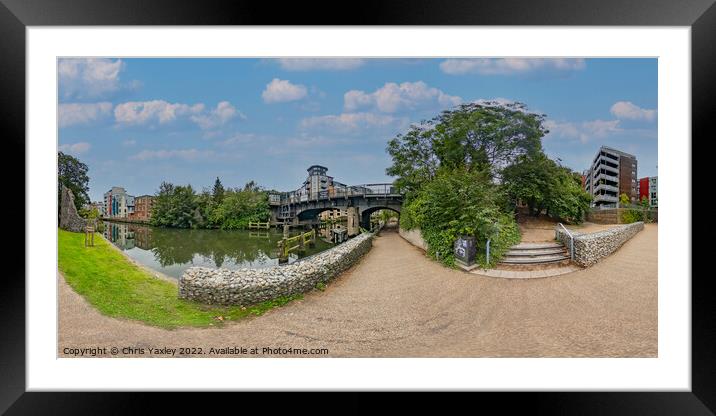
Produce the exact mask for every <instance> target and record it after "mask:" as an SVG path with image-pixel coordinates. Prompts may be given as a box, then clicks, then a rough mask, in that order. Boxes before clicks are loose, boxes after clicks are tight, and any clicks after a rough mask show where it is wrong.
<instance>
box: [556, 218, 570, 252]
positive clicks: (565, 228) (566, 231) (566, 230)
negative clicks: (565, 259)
mask: <svg viewBox="0 0 716 416" xmlns="http://www.w3.org/2000/svg"><path fill="white" fill-rule="evenodd" d="M557 225H558V226H560V227H562V229H563V230H564V232H565V233H567V235H568V236H569V257H570V259H571V260H572V261H574V236H573V235H572V233H570V232H569V230H568V229H567V227H565V226H564V224H562V223H561V222H560V223H559V224H557ZM554 238H555V239H557V230H556V229H555V231H554Z"/></svg>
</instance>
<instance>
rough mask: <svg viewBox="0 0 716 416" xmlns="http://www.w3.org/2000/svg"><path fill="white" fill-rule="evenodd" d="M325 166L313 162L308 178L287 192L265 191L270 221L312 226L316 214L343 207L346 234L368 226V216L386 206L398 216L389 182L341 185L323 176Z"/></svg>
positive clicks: (396, 195) (395, 194) (399, 197)
mask: <svg viewBox="0 0 716 416" xmlns="http://www.w3.org/2000/svg"><path fill="white" fill-rule="evenodd" d="M326 171H327V168H325V167H323V166H319V165H313V166H311V167H309V168H308V173H309V176H308V179H306V181H304V183H303V186H302V187H301V188H299V189H297V190H295V191H291V192H276V193H270V194H269V205H270V206H271V223H274V224H291V225H301V224H306V225H315V224H317V223H318V222H319V221H318V215H319V214H320V213H321V212H323V211H327V210H333V209H345V210H346V212H347V214H348V224H347V225H348V227H347V228H348V235H355V234H358V233H359V232H360V229H359V228H358V227H359V226H360V227H363V228H370V215H371V214H372V213H374V212H376V211H378V210H382V209H388V210H392V211H395V212H397V213H398V215H400V208H401V205H402V203H403V196H402V195H401V194H400V193H399V192H398V191H397V189H396V188H395V186H394V185H393V184H390V183H378V184H365V185H352V186H350V185H344V184H342V183H340V182H338V181H334V180H333V178H332V177H331V176H328V175H326Z"/></svg>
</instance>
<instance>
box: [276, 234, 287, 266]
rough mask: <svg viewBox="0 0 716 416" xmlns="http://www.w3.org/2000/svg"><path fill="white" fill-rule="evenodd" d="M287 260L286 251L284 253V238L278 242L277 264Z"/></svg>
mask: <svg viewBox="0 0 716 416" xmlns="http://www.w3.org/2000/svg"><path fill="white" fill-rule="evenodd" d="M287 262H288V253H286V240H285V239H284V240H281V241H279V242H278V264H282V263H287Z"/></svg>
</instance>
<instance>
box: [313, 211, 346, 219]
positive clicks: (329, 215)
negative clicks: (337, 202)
mask: <svg viewBox="0 0 716 416" xmlns="http://www.w3.org/2000/svg"><path fill="white" fill-rule="evenodd" d="M319 216H320V219H321V220H322V221H328V220H333V221H336V220H341V219H344V218H346V219H347V218H348V211H346V210H345V209H341V208H335V209H329V210H327V211H323V212H321V213H320V214H319Z"/></svg>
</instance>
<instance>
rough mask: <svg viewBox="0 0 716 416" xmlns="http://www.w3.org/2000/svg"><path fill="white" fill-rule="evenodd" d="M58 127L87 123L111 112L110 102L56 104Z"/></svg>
mask: <svg viewBox="0 0 716 416" xmlns="http://www.w3.org/2000/svg"><path fill="white" fill-rule="evenodd" d="M57 110H58V117H59V120H58V122H59V125H60V127H69V126H73V125H75V124H89V123H91V122H93V121H97V120H100V119H102V118H104V117H107V116H109V115H110V114H111V113H112V103H109V102H101V103H64V104H60V105H59V106H58V109H57Z"/></svg>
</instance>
